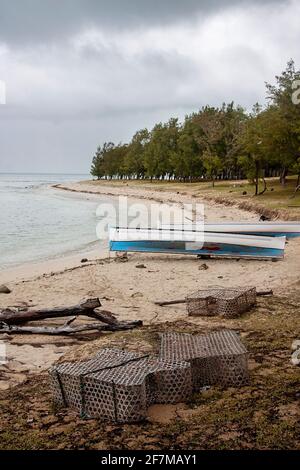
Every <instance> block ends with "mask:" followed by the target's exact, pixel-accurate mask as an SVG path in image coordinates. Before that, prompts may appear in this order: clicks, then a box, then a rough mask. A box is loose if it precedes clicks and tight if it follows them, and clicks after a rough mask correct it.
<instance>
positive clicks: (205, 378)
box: [160, 330, 249, 391]
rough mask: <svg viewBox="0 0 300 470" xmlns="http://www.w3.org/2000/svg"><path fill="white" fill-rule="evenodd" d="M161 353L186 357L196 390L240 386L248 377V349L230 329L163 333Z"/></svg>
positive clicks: (169, 358) (169, 357)
mask: <svg viewBox="0 0 300 470" xmlns="http://www.w3.org/2000/svg"><path fill="white" fill-rule="evenodd" d="M160 357H161V359H163V360H166V361H188V362H189V363H190V364H191V369H192V380H193V388H194V390H195V391H199V390H200V389H201V388H202V387H204V386H207V385H221V386H223V387H240V386H243V385H246V384H247V383H248V381H249V374H248V353H247V350H246V348H245V347H244V345H243V344H242V342H241V340H240V338H239V336H238V335H237V334H236V333H235V332H234V331H231V330H224V331H217V332H213V333H210V334H208V335H197V336H193V335H189V334H181V333H163V334H162V335H161V349H160Z"/></svg>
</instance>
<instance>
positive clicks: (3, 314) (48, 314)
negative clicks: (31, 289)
mask: <svg viewBox="0 0 300 470" xmlns="http://www.w3.org/2000/svg"><path fill="white" fill-rule="evenodd" d="M99 307H101V302H100V300H99V299H98V298H93V299H85V300H82V301H81V302H80V303H79V304H78V305H74V306H71V307H56V308H53V309H49V308H45V309H41V310H27V311H18V310H17V311H15V310H12V309H9V308H8V309H5V310H0V322H4V323H6V324H8V325H20V324H23V323H26V322H29V321H30V322H32V321H41V320H45V319H51V318H62V317H69V316H80V315H82V316H86V317H90V318H94V319H95V320H99V321H101V322H103V323H107V324H109V325H116V324H118V320H117V318H116V317H115V315H114V314H113V313H111V312H108V311H106V310H99Z"/></svg>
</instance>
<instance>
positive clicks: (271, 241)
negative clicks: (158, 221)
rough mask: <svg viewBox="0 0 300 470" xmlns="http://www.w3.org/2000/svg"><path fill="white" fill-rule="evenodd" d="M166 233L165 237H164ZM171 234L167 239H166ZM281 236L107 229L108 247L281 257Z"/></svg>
mask: <svg viewBox="0 0 300 470" xmlns="http://www.w3.org/2000/svg"><path fill="white" fill-rule="evenodd" d="M167 237H169V239H167ZM170 238H171V239H170ZM285 242H286V238H285V237H276V238H271V237H265V236H249V235H237V234H223V233H200V232H192V231H189V232H188V231H184V232H182V231H179V230H174V231H173V232H172V237H170V233H169V232H168V231H164V230H163V231H162V230H155V229H154V230H150V229H111V230H110V245H109V246H110V251H121V252H126V251H127V252H145V253H147V252H148V253H169V254H170V253H173V254H190V255H211V256H217V257H237V258H277V259H280V258H283V256H284V248H285Z"/></svg>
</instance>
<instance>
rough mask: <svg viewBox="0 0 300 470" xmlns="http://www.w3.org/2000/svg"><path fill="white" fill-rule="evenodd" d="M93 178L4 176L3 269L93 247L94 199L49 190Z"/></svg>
mask: <svg viewBox="0 0 300 470" xmlns="http://www.w3.org/2000/svg"><path fill="white" fill-rule="evenodd" d="M83 179H90V177H89V175H38V174H35V175H30V174H1V173H0V269H1V270H3V269H6V268H8V267H12V266H17V265H20V264H22V263H24V262H30V261H39V260H43V259H50V258H56V257H60V256H61V255H64V254H68V253H72V252H77V251H80V250H83V249H85V248H89V247H91V248H92V246H93V244H95V243H96V241H97V238H96V223H97V219H96V208H97V206H98V204H99V202H101V201H100V200H99V199H97V200H96V199H95V198H90V200H89V198H88V197H86V198H83V197H81V196H80V195H76V194H73V193H68V192H64V191H61V190H58V189H53V188H51V184H55V183H61V182H70V181H79V180H83Z"/></svg>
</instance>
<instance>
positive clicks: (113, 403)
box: [49, 349, 192, 423]
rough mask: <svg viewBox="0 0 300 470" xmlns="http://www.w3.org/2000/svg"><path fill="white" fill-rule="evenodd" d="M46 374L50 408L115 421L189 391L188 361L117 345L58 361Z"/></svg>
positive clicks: (132, 418) (137, 415)
mask: <svg viewBox="0 0 300 470" xmlns="http://www.w3.org/2000/svg"><path fill="white" fill-rule="evenodd" d="M49 373H50V377H51V386H52V391H53V396H54V404H55V405H56V406H67V407H70V408H73V409H75V410H77V411H78V412H79V413H80V414H81V416H82V417H91V418H102V419H106V420H109V421H112V422H118V423H125V422H126V423H128V422H136V421H140V420H143V419H144V418H145V417H146V414H147V409H148V407H149V406H150V405H152V404H154V403H161V404H169V403H170V404H171V403H179V402H182V401H186V399H187V398H189V397H190V395H191V393H192V377H191V367H190V364H189V363H188V362H184V361H179V362H177V361H175V362H174V361H172V362H169V361H163V360H159V359H156V358H154V357H151V356H143V355H142V354H137V353H134V352H129V351H122V350H119V349H103V350H101V351H100V352H99V353H98V354H97V355H96V356H95V357H94V358H93V359H91V360H89V361H86V362H81V363H63V364H59V365H57V366H54V367H53V368H51V369H50V371H49Z"/></svg>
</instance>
